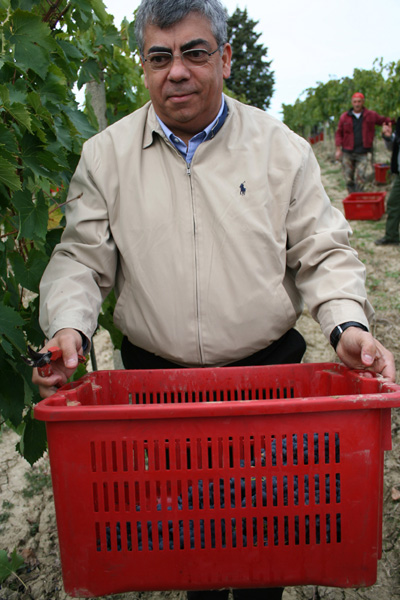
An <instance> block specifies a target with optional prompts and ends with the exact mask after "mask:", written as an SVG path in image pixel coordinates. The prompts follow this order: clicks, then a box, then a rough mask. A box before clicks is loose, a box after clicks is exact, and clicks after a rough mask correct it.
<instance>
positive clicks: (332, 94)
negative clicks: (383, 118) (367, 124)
mask: <svg viewBox="0 0 400 600" xmlns="http://www.w3.org/2000/svg"><path fill="white" fill-rule="evenodd" d="M354 92H362V93H363V94H364V96H365V106H366V107H367V108H369V109H370V110H375V111H376V112H378V113H379V114H381V115H387V116H390V117H393V118H395V117H398V116H400V102H399V98H400V61H397V62H390V63H388V64H383V61H382V59H380V60H378V59H376V60H375V61H374V64H373V66H372V69H370V70H365V69H354V71H353V76H352V77H343V78H340V79H330V80H329V81H328V82H326V83H318V85H316V86H315V87H312V88H309V89H307V90H305V91H304V92H303V94H302V95H301V97H300V98H298V99H297V100H296V102H295V103H294V104H284V105H283V107H282V108H283V121H284V122H285V123H286V125H287V126H288V127H290V128H291V129H293V130H294V131H296V132H297V133H299V134H300V135H303V136H304V137H308V136H310V135H312V134H314V133H315V132H317V131H321V130H325V131H326V132H327V133H330V134H333V132H334V131H335V129H336V127H337V124H338V121H339V117H340V115H341V114H342V113H343V112H344V111H345V110H348V109H349V108H350V107H351V96H352V95H353V94H354Z"/></svg>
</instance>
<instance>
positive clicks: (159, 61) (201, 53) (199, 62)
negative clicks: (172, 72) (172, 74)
mask: <svg viewBox="0 0 400 600" xmlns="http://www.w3.org/2000/svg"><path fill="white" fill-rule="evenodd" d="M221 46H223V44H220V45H219V46H218V48H217V49H216V50H214V52H207V50H205V49H204V48H193V49H192V50H184V51H183V52H181V53H180V54H172V52H150V54H148V55H147V57H146V58H144V59H143V60H144V62H147V63H149V66H150V69H152V70H153V71H162V70H163V69H168V68H169V67H171V65H172V63H173V60H174V58H176V57H177V56H179V57H180V59H181V61H182V62H183V64H184V65H185V67H187V68H188V69H192V68H195V67H204V65H206V64H207V63H208V62H209V61H210V57H211V56H212V55H213V54H215V53H216V52H218V50H219V49H220V48H221Z"/></svg>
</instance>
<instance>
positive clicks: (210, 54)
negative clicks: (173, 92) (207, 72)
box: [142, 42, 226, 71]
mask: <svg viewBox="0 0 400 600" xmlns="http://www.w3.org/2000/svg"><path fill="white" fill-rule="evenodd" d="M225 44H226V42H221V44H219V45H218V46H217V48H216V49H215V50H213V51H212V52H207V50H206V49H205V48H196V47H194V48H188V49H187V50H183V52H180V53H179V54H173V53H172V52H171V51H169V50H166V51H164V50H160V51H159V52H149V54H148V55H147V58H145V57H144V56H143V55H142V60H143V62H144V63H145V62H148V63H149V66H150V69H151V70H152V71H165V70H166V69H169V68H171V66H172V65H173V62H174V58H177V57H178V56H179V58H180V59H181V61H182V64H184V65H185V67H186V68H188V69H198V68H199V67H204V66H205V65H208V63H209V62H210V61H209V59H210V57H211V56H213V55H214V54H216V53H217V52H218V50H220V49H221V48H222V47H223V46H225ZM194 50H202V51H204V52H205V53H206V54H207V60H206V62H205V63H203V64H201V65H187V64H186V63H185V60H184V58H185V53H188V52H193V51H194ZM152 54H162V55H164V54H165V55H168V56H170V62H169V63H168V64H167V65H166V66H165V67H161V68H160V69H154V68H153V67H152V66H151V63H150V62H149V58H148V57H149V56H151V55H152Z"/></svg>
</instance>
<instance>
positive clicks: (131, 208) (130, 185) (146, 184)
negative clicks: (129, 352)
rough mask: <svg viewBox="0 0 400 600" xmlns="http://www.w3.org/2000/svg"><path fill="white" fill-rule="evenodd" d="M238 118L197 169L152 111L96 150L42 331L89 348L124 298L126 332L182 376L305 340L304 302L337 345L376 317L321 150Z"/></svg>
mask: <svg viewBox="0 0 400 600" xmlns="http://www.w3.org/2000/svg"><path fill="white" fill-rule="evenodd" d="M226 102H227V103H228V108H229V114H228V116H227V118H226V121H225V123H224V125H223V126H222V128H221V129H220V130H219V131H218V133H217V134H216V135H215V137H214V138H213V139H210V140H209V141H206V142H203V143H202V144H201V145H200V146H199V148H198V149H197V150H196V152H195V155H194V158H193V160H192V163H191V165H190V166H188V165H187V164H186V163H185V160H184V158H183V157H182V155H181V154H180V153H179V152H178V151H177V150H176V149H175V148H174V146H173V145H172V144H171V143H170V142H169V141H168V140H167V139H166V138H165V135H164V134H163V132H162V129H161V127H160V125H159V123H158V121H157V119H156V116H155V113H154V109H153V107H152V105H151V103H149V104H147V105H146V106H144V107H143V108H141V109H139V110H138V111H136V112H135V113H133V114H131V115H129V116H128V117H126V118H124V119H122V120H120V121H118V122H117V123H115V124H114V125H112V126H110V127H108V128H107V129H106V130H105V131H103V132H101V133H99V134H98V135H95V136H94V137H92V138H91V139H89V140H88V141H87V142H86V143H85V145H84V148H83V152H82V157H81V160H80V163H79V165H78V167H77V170H76V173H75V175H74V177H73V179H72V181H71V185H70V191H69V199H71V201H70V203H69V204H68V206H67V226H66V228H65V232H64V234H63V237H62V240H61V243H60V244H59V245H58V246H57V247H56V248H55V250H54V254H53V256H52V258H51V260H50V263H49V265H48V267H47V269H46V271H45V273H44V276H43V279H42V283H41V292H40V296H41V307H40V319H41V321H40V322H41V327H42V328H43V331H44V333H45V335H46V336H47V337H48V338H51V337H52V336H53V335H54V334H55V333H56V332H57V331H58V330H59V329H62V328H64V327H72V328H75V329H78V330H80V331H82V332H83V333H84V334H85V335H86V336H87V337H88V338H89V339H90V338H91V336H92V334H93V333H94V331H95V329H96V324H97V317H98V313H99V310H100V308H101V304H102V300H103V299H104V298H105V297H106V295H107V294H108V293H109V292H110V290H111V289H112V288H115V290H116V295H117V298H118V299H117V305H116V309H115V315H114V319H115V323H116V325H117V326H118V327H119V328H120V330H121V331H122V332H123V334H124V335H126V336H127V337H128V339H129V340H130V341H131V342H132V343H133V344H135V345H137V346H140V347H142V348H144V349H146V350H148V351H150V352H153V353H155V354H158V355H161V356H163V357H164V358H166V359H168V360H171V361H174V362H176V363H179V364H182V365H190V366H201V365H208V366H218V365H224V364H227V363H229V362H232V361H236V360H239V359H241V358H244V357H246V356H249V355H251V354H253V353H254V352H256V351H258V350H260V349H262V348H265V347H267V346H268V345H270V344H271V343H272V342H273V341H274V340H277V339H278V338H280V337H281V336H282V335H283V334H284V333H285V332H286V331H287V330H288V329H289V328H291V327H293V326H294V325H295V323H296V320H297V318H298V317H299V315H300V314H301V312H302V307H303V300H304V301H305V302H306V304H307V306H308V308H309V310H310V312H311V314H312V315H313V317H314V318H315V319H316V320H317V321H318V322H319V323H320V325H321V327H322V330H323V332H324V334H325V335H326V336H327V337H329V335H330V332H331V330H332V329H333V328H334V327H335V326H336V325H337V324H339V323H342V322H344V321H350V320H351V321H359V322H361V323H363V324H365V325H368V320H369V319H370V318H371V316H372V314H373V311H372V308H371V307H370V305H369V303H368V301H367V299H366V292H365V287H364V279H365V269H364V266H363V265H362V263H361V262H360V261H359V260H358V258H357V256H356V253H355V252H354V250H352V249H351V247H350V246H349V241H348V237H349V233H350V228H349V225H348V224H347V222H346V220H345V219H344V217H343V215H342V214H341V212H340V211H339V210H337V209H335V208H333V207H332V206H331V203H330V200H329V198H328V197H327V195H326V193H325V191H324V189H323V187H322V184H321V181H320V172H319V167H318V164H317V161H316V159H315V157H314V154H313V151H312V149H311V147H310V146H309V144H308V143H307V142H305V141H304V140H303V139H302V138H300V137H299V136H297V135H296V134H294V133H293V132H291V131H290V130H289V129H288V128H287V127H286V126H285V125H283V124H282V123H281V122H279V121H278V120H276V119H274V118H272V117H270V116H268V115H267V114H266V113H265V112H263V111H261V110H258V109H256V108H252V107H249V106H245V105H243V104H241V103H239V102H237V101H234V100H232V99H230V98H226Z"/></svg>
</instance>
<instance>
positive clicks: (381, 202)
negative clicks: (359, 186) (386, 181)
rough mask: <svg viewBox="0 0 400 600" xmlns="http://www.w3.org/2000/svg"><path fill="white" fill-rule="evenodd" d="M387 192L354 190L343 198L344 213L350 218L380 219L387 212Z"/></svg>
mask: <svg viewBox="0 0 400 600" xmlns="http://www.w3.org/2000/svg"><path fill="white" fill-rule="evenodd" d="M385 196H386V192H354V193H353V194H350V195H349V196H347V197H346V198H345V199H344V200H343V208H344V215H345V217H346V219H349V220H352V219H353V220H360V221H362V220H367V221H378V220H379V219H380V218H381V217H382V215H383V214H384V212H385Z"/></svg>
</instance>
